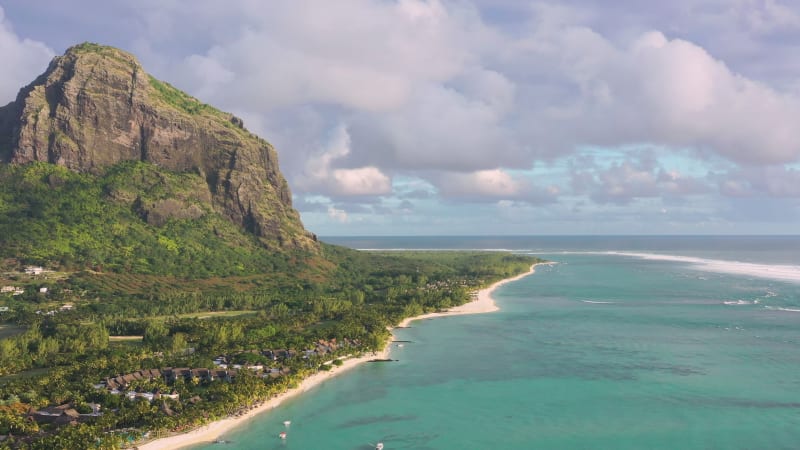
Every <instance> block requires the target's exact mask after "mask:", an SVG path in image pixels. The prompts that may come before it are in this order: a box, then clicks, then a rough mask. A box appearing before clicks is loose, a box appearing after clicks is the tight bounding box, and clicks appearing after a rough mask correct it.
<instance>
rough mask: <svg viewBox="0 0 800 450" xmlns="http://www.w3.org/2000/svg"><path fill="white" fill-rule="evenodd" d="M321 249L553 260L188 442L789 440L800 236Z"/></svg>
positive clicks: (432, 445)
mask: <svg viewBox="0 0 800 450" xmlns="http://www.w3.org/2000/svg"><path fill="white" fill-rule="evenodd" d="M326 240H327V241H329V242H334V243H340V244H344V245H349V246H352V247H355V248H489V249H510V250H515V251H521V252H530V253H534V254H537V255H540V256H542V257H544V258H546V259H549V260H552V261H557V262H558V264H556V265H553V266H540V267H539V268H538V269H537V271H536V274H535V275H532V276H529V277H526V278H524V279H522V280H520V281H517V282H514V283H510V284H507V285H505V286H503V287H502V288H500V289H499V290H498V291H497V292H496V293H495V298H496V299H497V302H498V304H499V306H500V307H501V311H499V312H496V313H491V314H483V315H474V316H457V317H448V318H440V319H433V320H427V321H418V322H414V323H413V324H412V327H411V328H408V329H403V330H397V337H398V339H402V340H409V341H413V342H412V343H407V344H405V345H404V346H403V347H402V348H399V347H395V348H393V349H392V354H391V355H392V358H395V359H398V360H399V361H397V362H391V363H371V364H365V365H363V366H361V367H358V368H356V369H353V370H352V371H350V372H348V373H346V374H343V375H341V376H339V377H336V378H334V379H331V380H329V381H326V382H325V383H324V384H322V385H320V386H319V387H318V388H315V389H314V390H312V391H310V392H308V393H307V394H304V395H302V396H300V397H297V398H295V399H292V400H290V401H288V402H287V403H285V404H284V405H282V406H281V407H279V408H278V409H276V410H275V411H273V412H270V413H266V414H263V415H261V416H258V417H256V418H255V419H252V420H251V421H249V422H248V423H246V424H244V425H243V426H242V427H240V428H238V429H236V430H234V431H233V432H231V433H229V434H228V435H226V436H224V439H227V440H230V441H232V442H231V443H229V444H209V445H205V446H201V447H198V448H206V449H216V448H221V447H223V446H224V447H225V448H230V449H251V448H260V449H353V450H356V449H363V450H367V449H370V448H374V446H370V443H375V442H378V441H382V442H383V443H384V444H385V448H386V449H387V450H390V449H443V448H452V449H797V448H800V238H797V237H779V238H756V237H726V238H708V237H702V238H648V237H633V238H625V237H613V238H601V237H596V238H380V239H376V238H364V239H357V238H339V239H334V238H329V239H326ZM610 252H617V253H610ZM620 252H621V253H620ZM675 256H680V257H681V258H675ZM792 277H794V278H792ZM284 420H291V421H292V424H291V426H290V427H289V428H288V438H287V439H286V441H281V440H280V439H278V437H277V436H278V433H279V432H280V431H282V430H284V429H285V428H284V426H283V424H282V422H283V421H284Z"/></svg>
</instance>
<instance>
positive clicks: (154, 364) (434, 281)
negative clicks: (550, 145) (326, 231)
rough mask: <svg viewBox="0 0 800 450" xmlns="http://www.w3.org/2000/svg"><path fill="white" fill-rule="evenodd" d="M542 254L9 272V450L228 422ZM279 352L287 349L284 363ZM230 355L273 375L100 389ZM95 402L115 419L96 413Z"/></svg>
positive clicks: (0, 409) (3, 417) (0, 352)
mask: <svg viewBox="0 0 800 450" xmlns="http://www.w3.org/2000/svg"><path fill="white" fill-rule="evenodd" d="M74 182H76V183H80V182H81V181H80V179H79V178H77V179H76V180H75V181H74ZM65 202H66V203H69V201H66V200H65ZM130 220H131V221H132V222H135V220H136V219H135V216H131V218H130ZM138 226H142V225H140V224H139V225H138ZM176 236H177V235H176ZM244 254H245V257H247V253H246V252H244ZM153 261H154V262H155V264H157V265H158V264H161V263H162V261H160V260H159V259H158V257H157V256H153ZM536 261H537V260H536V258H532V257H529V256H522V255H512V254H505V253H497V252H386V253H379V252H357V251H354V250H350V249H346V248H342V247H336V246H331V245H327V244H322V255H321V257H320V260H319V261H313V260H311V259H308V260H306V261H304V262H302V263H297V262H295V263H293V264H294V266H293V269H280V268H279V269H273V270H270V271H265V272H263V273H250V274H248V275H240V276H214V277H207V278H194V277H192V278H190V277H186V276H184V277H181V276H177V275H175V274H169V275H161V274H159V275H155V274H151V273H146V272H145V271H143V272H140V273H128V272H125V271H123V270H119V271H103V272H101V271H100V270H97V269H100V268H99V267H98V268H95V269H93V270H79V271H70V270H68V269H69V267H68V265H59V266H57V268H58V269H59V270H58V271H53V272H45V273H43V274H39V275H28V274H24V273H22V272H20V271H19V270H13V269H12V270H7V271H6V272H4V273H3V274H2V275H0V284H2V285H14V286H15V287H19V288H22V289H24V293H22V294H20V295H12V294H11V293H7V294H2V295H0V305H3V306H4V307H6V308H8V310H7V311H4V312H2V313H0V314H2V316H0V318H2V320H3V322H2V323H3V325H2V326H3V328H0V436H5V440H3V441H2V442H0V448H31V449H45V448H46V449H54V448H63V449H71V448H89V447H92V448H121V447H125V446H128V445H132V443H134V442H136V441H137V440H138V439H141V438H142V437H143V436H158V435H161V434H163V433H168V432H174V431H179V430H183V429H186V428H187V427H188V428H191V427H194V426H198V425H201V424H204V423H207V422H209V421H212V420H215V419H219V418H222V417H225V416H227V415H229V414H231V413H233V412H235V411H237V410H238V409H240V408H243V407H247V406H248V405H251V404H253V403H254V402H259V401H263V400H264V399H267V398H269V397H270V396H273V395H275V394H277V393H280V392H283V391H285V390H286V389H287V388H289V387H291V386H293V385H295V384H296V383H298V382H299V380H301V379H303V378H304V377H306V376H308V375H310V374H312V373H314V372H316V371H318V370H325V369H327V368H328V367H329V366H327V365H326V364H325V363H330V361H334V362H338V361H337V359H339V358H345V357H347V356H350V355H356V354H362V353H364V352H371V351H377V350H380V349H382V348H383V346H384V345H385V343H386V341H387V339H388V338H389V331H388V329H389V327H391V326H392V325H394V324H396V323H398V322H399V321H400V320H401V319H402V318H405V317H409V316H414V315H418V314H422V313H424V312H429V311H436V310H441V309H446V308H448V307H451V306H454V305H457V304H461V303H464V302H466V301H468V300H469V296H470V293H471V292H474V291H475V290H476V289H478V288H479V287H481V286H485V285H487V284H488V283H490V282H493V281H495V280H499V279H502V278H506V277H508V276H511V275H513V274H517V273H521V272H524V271H526V270H527V269H528V268H529V267H530V265H531V264H533V263H535V262H536ZM288 264H291V263H288ZM106 266H109V265H108V264H107V265H106ZM166 267H169V266H168V265H167V266H166ZM273 267H274V266H273ZM43 287H46V288H47V292H40V290H41V288H43ZM65 305H68V306H69V307H68V308H65ZM332 342H337V343H338V345H329V344H330V343H332ZM320 343H324V344H325V346H324V347H321V346H322V345H323V344H320ZM320 348H323V349H324V350H322V351H320ZM276 349H285V350H287V352H286V353H285V354H284V356H282V357H276V356H274V355H278V354H280V353H279V352H278V351H277V350H276ZM273 350H275V352H274V353H270V351H273ZM289 350H291V352H293V355H292V356H289V355H290V353H289V352H288V351H289ZM268 355H272V356H271V357H270V356H268ZM220 356H224V358H225V360H226V361H227V362H229V363H231V364H239V365H248V364H249V365H251V366H252V365H257V366H260V367H263V369H262V370H260V371H250V370H247V369H240V370H238V373H237V375H236V378H235V379H234V380H233V381H224V380H221V379H215V380H213V381H212V380H207V379H201V378H197V377H192V378H187V379H183V378H180V379H176V380H175V381H174V382H168V381H167V380H166V379H165V378H157V379H147V378H145V379H137V380H133V381H132V382H131V383H130V385H128V386H126V389H128V391H127V392H134V393H152V392H171V393H174V394H177V396H178V398H177V399H172V398H162V399H160V400H153V401H149V400H147V399H142V398H140V397H138V395H140V394H135V395H137V397H132V398H129V397H127V396H126V395H124V393H122V394H116V393H112V392H111V391H110V390H109V389H108V388H107V387H103V386H99V384H100V383H101V382H102V380H104V379H107V378H109V377H111V378H113V377H117V376H119V375H124V374H132V373H136V372H138V371H142V370H145V369H157V370H160V369H164V368H168V367H187V368H209V369H211V368H214V367H215V363H214V359H216V358H219V357H220ZM270 370H271V372H270V373H271V374H272V375H270V376H267V373H268V371H270ZM131 395H134V394H131ZM93 405H98V406H99V408H101V409H100V410H101V411H104V412H105V413H103V414H100V415H91V414H85V413H87V412H91V410H92V406H93ZM54 407H61V408H62V409H64V408H69V409H68V411H76V412H77V413H73V415H76V414H78V413H81V412H83V413H84V415H82V416H79V417H78V418H77V419H76V420H74V421H72V422H71V423H73V425H72V426H65V425H63V424H59V423H58V419H57V420H56V421H55V422H52V423H47V422H40V421H39V420H38V419H35V417H39V416H35V415H32V411H34V410H38V411H47V410H48V408H50V410H52V408H54ZM65 415H66V413H64V415H62V416H60V417H65ZM76 424H77V425H76Z"/></svg>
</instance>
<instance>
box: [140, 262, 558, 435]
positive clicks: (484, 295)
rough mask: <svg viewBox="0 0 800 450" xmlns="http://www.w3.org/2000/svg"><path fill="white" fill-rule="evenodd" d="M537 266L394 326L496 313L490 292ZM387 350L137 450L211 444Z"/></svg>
mask: <svg viewBox="0 0 800 450" xmlns="http://www.w3.org/2000/svg"><path fill="white" fill-rule="evenodd" d="M544 264H548V263H544ZM537 265H538V264H534V265H533V266H531V269H530V271H528V272H525V273H523V274H520V275H517V276H515V277H512V278H506V279H504V280H500V281H498V282H496V283H494V284H492V285H491V286H489V287H487V288H484V289H481V290H480V291H478V293H477V295H476V298H475V299H474V300H473V301H471V302H469V303H465V304H463V305H461V306H457V307H454V308H451V309H449V310H447V311H443V312H435V313H429V314H422V315H419V316H415V317H409V318H407V319H405V320H403V321H402V322H400V324H398V325H397V326H398V327H406V326H408V324H409V323H411V322H413V321H415V320H422V319H432V318H436V317H445V316H455V315H461V314H481V313H488V312H494V311H497V310H499V308H498V307H497V304H495V301H494V299H493V298H492V292H494V290H495V289H497V288H498V287H500V286H502V285H503V284H506V283H510V282H512V281H516V280H519V279H520V278H523V277H526V276H528V275H530V274H532V273H534V271H535V269H536V266H537ZM390 348H391V343H387V345H386V347H385V348H384V349H383V352H381V353H378V354H368V355H364V356H360V357H358V358H348V359H345V360H344V364H342V365H341V366H338V367H336V366H333V368H332V369H331V370H330V371H327V372H317V373H315V374H314V375H311V376H310V377H308V378H306V379H304V380H303V381H302V382H301V383H300V385H299V386H298V387H296V388H294V389H290V390H288V391H286V392H285V393H283V394H281V395H278V396H277V397H275V398H272V399H270V400H268V401H266V402H264V403H262V404H261V405H259V406H257V407H255V408H253V409H251V410H249V411H247V412H246V413H244V414H242V415H240V416H237V417H228V418H226V419H222V420H218V421H216V422H212V423H210V424H208V425H205V426H203V427H200V428H196V429H194V430H192V431H189V432H186V433H182V434H177V435H174V436H169V437H164V438H161V439H156V440H153V441H150V442H147V443H144V444H140V445H139V446H138V448H139V449H141V450H167V449H178V448H183V447H188V446H190V445H195V444H201V443H205V442H213V441H214V440H216V439H218V438H219V437H220V436H221V435H222V434H224V433H226V432H228V431H230V430H231V429H233V428H235V427H238V426H240V425H242V424H244V423H246V422H247V421H249V420H250V419H252V418H253V417H255V416H257V415H258V414H261V413H263V412H266V411H270V410H272V409H274V408H276V407H277V406H278V405H280V404H281V403H282V402H284V401H286V400H287V399H290V398H292V397H294V396H296V395H299V394H302V393H303V392H306V391H308V390H310V389H313V388H314V387H315V386H318V385H319V384H321V383H322V382H324V381H326V380H328V379H330V378H333V377H335V376H337V375H339V374H341V373H344V372H346V371H348V370H350V369H352V368H353V367H356V366H358V365H359V364H361V363H364V362H367V361H370V360H372V359H387V358H388V357H389V351H390Z"/></svg>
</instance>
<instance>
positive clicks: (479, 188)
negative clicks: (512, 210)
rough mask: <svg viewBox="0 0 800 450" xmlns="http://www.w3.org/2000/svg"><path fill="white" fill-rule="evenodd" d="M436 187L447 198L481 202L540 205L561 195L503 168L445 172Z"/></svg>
mask: <svg viewBox="0 0 800 450" xmlns="http://www.w3.org/2000/svg"><path fill="white" fill-rule="evenodd" d="M434 184H435V185H436V186H437V188H438V190H439V194H440V195H441V196H443V197H444V198H450V199H461V200H468V201H479V202H496V201H498V200H499V201H501V202H502V201H510V200H517V201H521V202H527V203H537V204H541V203H550V202H554V201H555V200H556V198H557V196H558V194H559V193H560V190H559V188H558V187H556V186H549V187H546V188H542V187H539V186H536V185H535V184H533V183H531V182H530V181H529V180H528V179H527V178H526V177H521V176H513V175H511V174H510V173H508V172H506V171H503V170H501V169H491V170H479V171H476V172H469V173H459V172H445V173H441V174H439V175H438V176H436V177H435V181H434Z"/></svg>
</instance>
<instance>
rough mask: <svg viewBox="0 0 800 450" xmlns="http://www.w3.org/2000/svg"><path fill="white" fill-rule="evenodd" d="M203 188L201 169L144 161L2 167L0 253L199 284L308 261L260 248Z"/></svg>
mask: <svg viewBox="0 0 800 450" xmlns="http://www.w3.org/2000/svg"><path fill="white" fill-rule="evenodd" d="M204 187H205V180H204V179H202V178H201V177H200V175H199V174H197V173H192V172H182V173H177V172H172V171H168V170H166V169H163V168H159V167H157V166H155V165H153V164H150V163H144V162H123V163H119V164H117V165H115V166H113V167H111V168H110V169H109V170H107V171H106V172H105V173H104V174H103V175H100V176H94V175H91V174H82V173H76V172H73V171H70V170H68V169H65V168H63V167H61V166H56V165H52V164H47V163H38V162H35V163H31V164H26V165H0V257H2V258H4V259H5V260H6V262H5V264H6V265H8V264H9V263H10V261H9V260H16V261H17V262H18V264H37V265H43V266H46V267H50V268H58V269H62V270H80V269H84V268H91V269H94V270H97V271H104V272H125V273H137V274H158V275H162V276H164V275H172V276H180V277H188V278H205V277H209V276H234V275H236V276H242V275H251V274H257V273H265V272H275V271H278V272H283V271H286V270H287V269H288V268H289V266H290V261H292V260H295V261H296V260H297V258H296V257H297V256H305V255H304V254H302V253H299V252H297V251H295V252H291V251H286V252H281V253H278V252H275V251H270V250H267V249H266V248H265V247H264V246H262V245H259V242H258V241H257V239H256V238H255V237H254V236H253V235H252V234H250V233H247V232H245V230H242V229H241V228H239V227H238V226H236V225H235V224H233V223H231V222H230V221H229V220H227V219H225V218H224V217H222V216H220V215H219V214H218V213H215V212H214V210H213V208H212V207H211V204H210V199H207V198H202V195H199V194H198V193H199V192H200V193H201V192H204V191H207V189H205V188H204ZM300 259H302V258H300Z"/></svg>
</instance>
